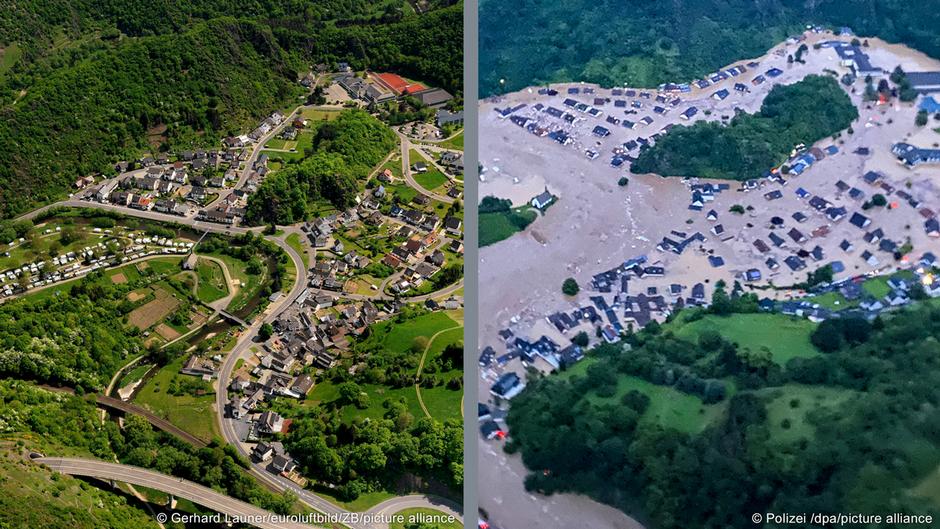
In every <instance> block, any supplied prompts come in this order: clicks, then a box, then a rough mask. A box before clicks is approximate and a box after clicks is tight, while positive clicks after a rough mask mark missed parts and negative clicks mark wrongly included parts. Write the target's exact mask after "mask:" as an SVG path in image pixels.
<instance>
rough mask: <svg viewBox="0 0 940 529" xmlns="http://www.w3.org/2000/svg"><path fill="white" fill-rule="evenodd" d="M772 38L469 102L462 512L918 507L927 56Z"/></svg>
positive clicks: (631, 520) (636, 522)
mask: <svg viewBox="0 0 940 529" xmlns="http://www.w3.org/2000/svg"><path fill="white" fill-rule="evenodd" d="M485 7H486V3H484V8H485ZM494 9H495V8H494ZM546 17H547V15H546ZM482 27H483V29H482V30H481V32H482V33H485V31H486V30H485V27H486V26H485V23H484V25H483V26H482ZM788 35H789V36H787V37H785V38H783V39H781V40H780V41H779V42H778V43H777V44H776V45H774V46H773V47H772V48H770V49H769V50H767V51H766V53H764V54H762V55H760V56H755V57H747V56H742V57H739V58H738V60H735V61H734V62H732V63H729V64H726V65H724V66H723V67H720V68H718V69H715V70H714V71H712V72H711V73H709V74H707V75H704V76H702V77H699V78H695V79H691V80H688V79H676V80H675V81H674V82H665V83H661V84H659V86H658V87H656V86H654V87H650V88H640V87H635V86H630V85H629V84H627V85H626V86H624V85H621V86H614V87H609V85H608V87H605V86H602V85H600V84H597V83H590V82H561V83H551V82H548V83H543V84H538V85H534V86H530V87H527V88H521V89H518V90H517V89H515V87H513V89H512V90H513V91H509V90H506V91H498V90H497V91H496V93H491V94H490V97H488V98H487V99H485V100H482V101H481V102H480V106H479V116H480V118H479V119H480V134H479V138H480V147H479V151H480V164H481V173H480V176H479V186H480V192H479V196H480V197H481V202H480V204H479V211H480V244H481V249H480V265H479V266H480V284H481V285H488V287H487V288H486V289H485V290H482V291H481V294H480V311H479V312H480V328H479V344H480V348H481V350H480V351H479V352H478V354H479V365H480V377H479V395H480V404H479V410H478V412H479V431H480V436H481V443H480V445H479V448H478V453H479V458H480V470H479V473H480V483H481V486H480V487H479V494H480V518H481V522H480V525H481V527H493V528H497V527H498V528H503V529H512V528H518V527H529V525H527V524H526V523H525V520H527V519H532V520H538V521H539V523H538V526H539V527H545V528H562V527H592V528H634V527H649V528H653V527H655V528H671V527H693V526H694V527H761V526H764V527H783V526H784V524H787V523H795V522H794V521H790V522H786V521H784V520H786V518H779V519H778V518H775V517H773V516H771V513H778V514H786V513H787V512H790V513H797V512H801V513H809V512H820V513H831V512H854V513H862V514H872V515H874V514H885V515H886V514H888V513H892V512H893V513H896V514H898V513H900V514H901V515H904V516H909V518H904V517H903V516H902V517H900V518H896V519H894V520H893V523H887V524H885V523H882V524H876V523H872V524H871V525H865V524H866V523H871V522H872V520H866V521H865V522H864V523H862V522H856V523H860V524H861V525H860V526H865V527H922V526H925V525H918V524H924V523H925V520H926V519H927V518H928V517H930V516H933V521H934V523H935V522H936V514H937V512H938V510H940V472H938V468H940V438H938V437H937V436H936V431H935V429H934V427H933V426H930V425H929V424H930V421H935V420H936V419H937V418H938V415H937V413H938V411H937V410H938V405H940V402H938V400H937V399H938V395H937V393H936V391H935V388H934V389H929V388H931V384H933V383H935V382H936V380H937V375H936V369H937V367H938V364H937V362H938V358H940V356H938V355H940V345H938V340H937V337H938V330H940V326H938V322H940V277H938V272H940V268H938V267H940V261H938V256H940V223H938V215H940V60H938V59H937V58H936V57H931V56H928V55H927V54H925V53H923V52H921V51H917V50H915V49H913V48H911V47H908V46H906V45H904V44H897V43H889V42H886V41H884V40H882V39H880V38H877V37H873V36H865V35H862V34H856V33H855V32H854V31H853V29H852V28H849V27H840V26H814V25H810V26H804V28H803V30H802V31H794V32H791V33H789V34H788ZM482 40H483V39H482V38H481V41H482ZM507 54H508V52H507ZM484 60H485V59H484ZM481 71H483V70H481ZM503 82H504V80H499V83H503ZM494 84H495V83H494ZM907 384H910V385H911V387H910V388H909V390H907V389H906V390H902V391H899V390H897V388H899V387H901V386H904V385H907ZM914 386H916V387H917V388H919V389H914ZM876 410H877V411H876ZM888 410H890V411H888ZM915 410H916V411H915ZM875 423H878V424H877V425H875ZM934 424H936V423H934ZM921 442H923V443H924V444H923V447H924V449H925V452H922V453H919V454H918V453H917V450H916V449H914V448H913V445H914V444H917V443H921ZM928 454H929V455H928ZM921 456H924V458H923V459H921ZM860 461H864V462H865V463H862V462H860ZM866 464H867V466H865V465H866ZM863 467H864V468H863ZM860 469H861V470H860ZM808 484H813V486H808ZM889 506H890V507H889ZM882 522H884V520H883V521H882ZM803 523H804V524H803V525H800V524H798V526H801V527H809V526H812V527H824V526H828V525H825V524H822V523H818V524H817V523H810V522H805V521H804V522H803ZM765 524H766V525H765ZM776 524H781V525H776ZM926 525H931V524H930V523H929V521H928V522H927V523H926Z"/></svg>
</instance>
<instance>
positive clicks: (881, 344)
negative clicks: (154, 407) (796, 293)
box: [506, 289, 940, 529]
mask: <svg viewBox="0 0 940 529" xmlns="http://www.w3.org/2000/svg"><path fill="white" fill-rule="evenodd" d="M719 292H720V293H719V294H716V298H718V299H716V301H717V302H718V306H717V307H715V306H713V307H712V308H711V309H710V310H709V312H711V314H710V315H709V314H706V312H705V311H702V310H700V309H693V310H694V311H693V312H688V311H684V312H680V313H679V315H678V316H676V317H677V318H685V321H687V322H688V321H695V320H698V319H701V318H704V317H710V318H718V319H719V321H720V320H723V319H726V318H729V319H730V318H736V317H740V316H739V314H738V313H739V312H741V311H743V312H756V311H757V308H756V298H754V297H753V296H752V295H739V294H731V295H728V294H726V293H725V292H724V291H723V290H721V289H720V290H719ZM833 333H835V334H838V335H839V336H837V337H836V338H838V339H836V340H834V339H832V338H833V337H832V336H828V335H832V334H833ZM679 334H680V333H679V332H673V325H672V324H671V323H666V324H664V325H662V326H660V325H658V324H651V325H650V326H647V327H646V328H645V329H643V330H641V331H639V332H637V333H635V334H631V335H630V336H629V337H628V338H627V343H628V344H629V346H630V347H629V348H624V347H622V346H621V345H602V346H600V347H598V348H596V349H595V350H594V351H593V352H592V353H591V355H589V357H588V358H587V359H586V360H584V361H582V362H587V364H586V365H587V369H586V370H584V369H580V368H581V367H582V366H580V365H576V366H574V367H569V368H568V370H570V371H572V372H571V373H564V372H562V373H561V374H558V375H554V376H549V377H546V378H542V379H539V380H536V381H532V382H531V383H530V384H529V385H528V387H527V388H526V390H525V391H524V392H523V393H522V394H521V395H520V396H518V397H517V398H516V399H515V400H513V404H512V407H511V409H510V412H509V416H508V423H509V426H510V431H511V435H512V438H511V441H510V442H509V443H508V444H507V447H506V449H507V450H508V451H510V452H512V451H520V452H521V453H522V457H523V460H524V462H525V464H526V466H527V467H528V468H529V469H531V470H532V471H533V472H532V473H531V474H530V475H529V476H528V477H527V478H526V487H527V488H528V489H529V490H534V491H535V490H537V491H540V492H543V493H548V494H551V493H553V492H562V491H574V492H579V493H584V494H588V495H591V496H593V497H595V498H597V499H598V500H600V501H603V502H607V503H610V504H612V505H615V506H617V507H619V508H621V509H623V510H625V511H626V512H628V513H633V514H634V515H638V516H640V517H641V519H646V520H649V523H650V525H651V526H653V527H658V528H661V529H671V528H680V527H687V526H688V520H690V519H693V520H696V527H703V528H718V527H721V528H731V527H740V528H747V527H753V526H754V524H753V522H752V521H751V513H765V512H778V513H780V512H791V513H797V512H822V513H837V512H861V513H891V512H902V513H908V514H919V515H924V514H932V515H933V517H934V518H933V519H934V520H936V519H937V518H936V517H937V515H938V514H940V505H938V504H937V503H935V501H936V500H935V499H934V500H931V499H930V497H929V496H924V494H925V492H924V491H930V490H936V483H934V482H933V481H931V480H934V479H935V478H934V477H932V476H934V475H935V474H936V472H937V469H938V465H940V427H938V426H940V391H938V389H937V388H938V387H940V386H938V384H940V370H938V369H937V368H938V358H940V357H938V352H940V307H937V306H936V305H930V304H920V305H916V306H914V307H912V308H909V309H906V310H904V311H903V312H899V313H896V314H891V315H887V316H884V317H879V318H878V319H876V320H874V322H872V323H869V322H867V321H866V320H862V319H846V320H843V321H842V322H841V323H840V324H839V325H824V326H819V327H817V328H816V329H815V330H814V331H812V335H813V340H812V341H813V342H814V343H817V342H819V343H831V344H835V346H834V347H831V348H829V352H820V351H817V352H815V353H814V354H812V355H810V356H807V357H802V358H793V359H790V360H789V361H788V362H786V363H785V364H784V365H780V363H779V362H778V360H777V359H776V358H775V357H774V356H772V355H771V354H770V353H769V352H768V351H766V350H765V349H766V348H764V349H762V350H752V349H750V348H748V347H742V346H740V345H739V344H737V343H733V342H731V341H729V340H727V339H725V338H724V337H723V336H722V335H721V334H720V333H718V332H714V331H708V332H702V333H701V334H700V335H699V336H698V339H697V340H692V341H690V340H689V339H687V338H680V337H679ZM769 345H770V346H771V347H773V345H774V344H769ZM576 370H578V372H574V371H576ZM654 388H659V389H654ZM664 392H665V393H669V392H673V393H670V394H673V395H675V396H673V397H671V398H667V396H666V395H664V394H663V393H664ZM651 395H653V397H651ZM651 399H652V400H651ZM688 401H691V404H688ZM682 407H687V408H688V410H686V411H687V413H686V414H685V415H680V414H681V413H683V411H682V410H680V408H682ZM654 408H656V411H653V410H654ZM654 414H655V415H654ZM680 416H682V417H685V419H679V417H680ZM690 424H701V425H702V426H699V427H692V426H690ZM914 491H918V492H916V493H915V492H914ZM926 494H928V495H929V494H930V492H926ZM935 497H936V496H934V498H935ZM888 526H891V527H900V526H903V524H896V525H891V524H888Z"/></svg>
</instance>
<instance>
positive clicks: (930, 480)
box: [911, 468, 940, 507]
mask: <svg viewBox="0 0 940 529" xmlns="http://www.w3.org/2000/svg"><path fill="white" fill-rule="evenodd" d="M911 492H912V493H913V494H914V495H915V496H921V497H924V498H927V499H929V500H930V501H931V502H933V504H934V505H935V506H937V507H940V468H937V469H935V470H934V471H933V472H931V473H930V474H929V475H928V476H927V477H926V478H924V480H923V481H921V482H920V483H919V484H918V485H917V486H916V487H914V488H913V489H912V490H911Z"/></svg>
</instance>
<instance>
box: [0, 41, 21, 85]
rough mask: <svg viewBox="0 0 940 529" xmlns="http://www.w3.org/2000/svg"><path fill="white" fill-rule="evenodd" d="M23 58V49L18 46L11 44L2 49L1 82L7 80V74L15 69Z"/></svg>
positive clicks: (0, 58) (0, 63)
mask: <svg viewBox="0 0 940 529" xmlns="http://www.w3.org/2000/svg"><path fill="white" fill-rule="evenodd" d="M22 56H23V49H22V48H20V46H19V45H18V44H15V43H14V44H10V45H8V46H6V47H4V48H0V81H3V80H4V78H6V74H7V72H8V71H10V68H13V65H15V64H16V62H17V61H18V60H20V57H22Z"/></svg>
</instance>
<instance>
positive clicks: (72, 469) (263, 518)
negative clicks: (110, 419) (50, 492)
mask: <svg viewBox="0 0 940 529" xmlns="http://www.w3.org/2000/svg"><path fill="white" fill-rule="evenodd" d="M33 461H34V462H36V463H41V464H43V465H46V466H47V467H49V468H50V469H52V470H54V471H55V472H58V473H60V474H69V475H72V476H86V477H92V478H98V479H105V480H109V481H120V482H123V483H129V484H131V485H136V486H141V487H147V488H151V489H156V490H160V491H163V492H165V493H167V494H171V495H173V496H175V497H177V498H185V499H187V500H189V501H191V502H193V503H196V504H198V505H202V506H203V507H207V508H209V509H212V510H213V511H216V512H219V513H222V514H227V515H229V516H232V517H237V518H239V519H245V520H252V521H251V524H252V525H254V526H256V527H260V528H261V529H301V528H302V529H309V528H310V526H309V525H304V524H300V523H296V522H291V521H290V520H282V519H278V517H277V515H276V514H274V513H272V512H269V511H266V510H264V509H261V508H258V507H255V506H254V505H252V504H250V503H245V502H243V501H241V500H236V499H235V498H231V497H229V496H226V495H224V494H220V493H218V492H216V491H214V490H212V489H210V488H209V487H205V486H203V485H200V484H198V483H193V482H192V481H188V480H185V479H182V478H177V477H173V476H168V475H166V474H161V473H159V472H154V471H153V470H147V469H145V468H140V467H135V466H131V465H121V464H118V463H108V462H107V461H98V460H96V459H79V458H68V457H38V458H36V459H34V460H33Z"/></svg>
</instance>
